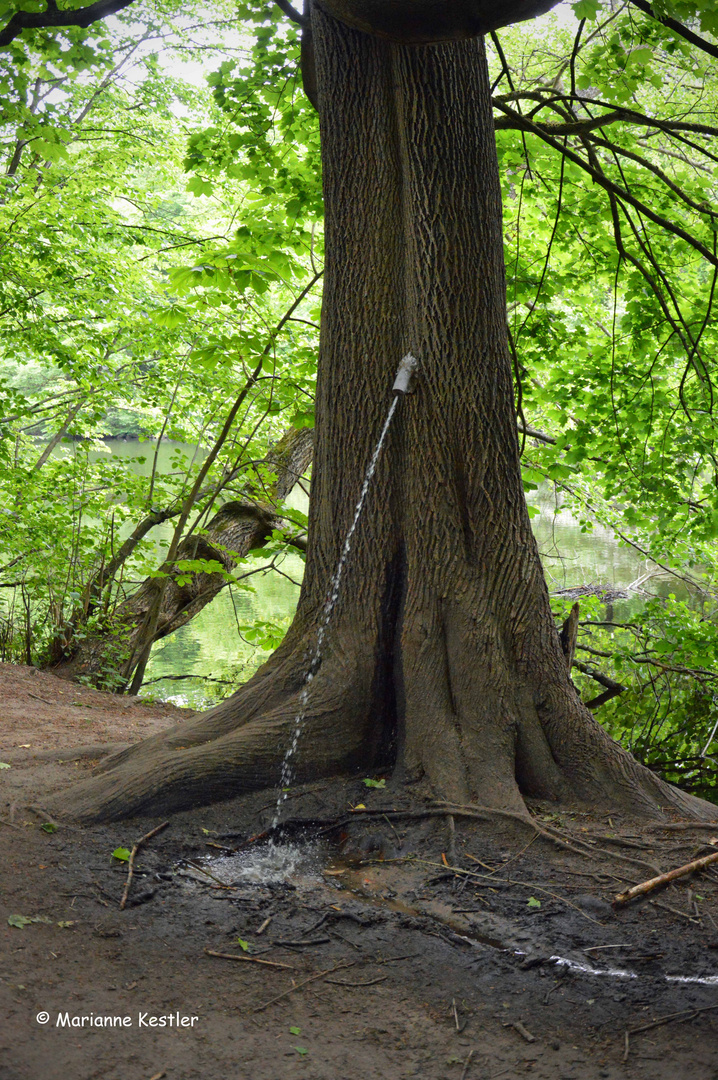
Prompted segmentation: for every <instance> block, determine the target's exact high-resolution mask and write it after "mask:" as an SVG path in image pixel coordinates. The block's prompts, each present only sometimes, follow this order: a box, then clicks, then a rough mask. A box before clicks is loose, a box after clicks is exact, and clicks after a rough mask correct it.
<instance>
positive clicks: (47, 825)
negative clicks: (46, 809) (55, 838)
mask: <svg viewBox="0 0 718 1080" xmlns="http://www.w3.org/2000/svg"><path fill="white" fill-rule="evenodd" d="M40 828H41V829H42V831H43V832H46V833H54V832H57V825H55V823H54V822H53V821H43V823H42V825H41V826H40Z"/></svg>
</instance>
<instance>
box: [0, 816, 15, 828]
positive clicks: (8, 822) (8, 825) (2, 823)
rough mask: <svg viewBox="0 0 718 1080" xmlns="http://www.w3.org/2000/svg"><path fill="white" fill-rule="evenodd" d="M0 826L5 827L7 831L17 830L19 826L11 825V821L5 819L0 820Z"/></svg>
mask: <svg viewBox="0 0 718 1080" xmlns="http://www.w3.org/2000/svg"><path fill="white" fill-rule="evenodd" d="M0 825H7V827H8V829H19V828H20V826H19V825H15V824H13V822H12V821H6V820H5V818H0Z"/></svg>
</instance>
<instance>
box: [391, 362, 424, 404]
mask: <svg viewBox="0 0 718 1080" xmlns="http://www.w3.org/2000/svg"><path fill="white" fill-rule="evenodd" d="M418 370H419V361H418V360H417V359H416V357H415V356H412V355H411V353H407V354H406V356H405V357H404V358H403V360H402V361H401V363H400V364H399V367H398V368H397V369H396V378H395V379H394V386H393V387H392V389H393V391H394V393H395V394H413V393H414V382H415V379H416V375H417V373H418Z"/></svg>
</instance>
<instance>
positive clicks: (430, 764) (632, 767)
mask: <svg viewBox="0 0 718 1080" xmlns="http://www.w3.org/2000/svg"><path fill="white" fill-rule="evenodd" d="M345 644H347V645H348V643H345ZM352 645H353V648H352V649H349V648H348V647H347V648H341V647H335V649H334V651H333V653H332V654H331V655H330V656H329V657H328V658H327V659H326V660H325V661H324V663H323V664H322V666H321V668H320V670H319V672H318V674H317V675H316V677H315V679H314V681H313V684H312V692H311V696H310V698H309V702H308V707H307V709H306V715H305V716H304V718H303V720H302V722H301V733H300V739H299V742H298V746H297V750H296V753H295V754H294V755H293V756H292V760H291V766H292V782H307V781H311V780H316V779H319V778H322V777H329V776H333V775H338V774H342V773H344V774H346V773H356V772H357V770H363V771H364V773H365V774H366V773H367V772H369V771H370V770H371V769H372V768H375V767H376V766H377V765H378V764H381V765H382V767H384V768H386V767H388V766H390V764H391V760H390V756H388V751H389V747H388V742H387V740H386V738H384V742H382V733H384V735H385V729H386V727H387V708H386V700H385V699H386V697H388V696H390V695H389V694H388V688H387V686H386V685H384V684H383V682H382V680H380V679H377V677H376V673H375V663H376V661H375V653H374V650H373V649H371V650H369V649H367V650H362V651H360V652H358V651H357V643H356V639H355V640H354V641H353V642H352ZM298 656H299V657H300V658H301V659H302V661H303V662H305V661H304V656H305V652H304V650H303V649H302V650H299V649H293V648H291V646H289V647H287V648H283V649H280V650H279V652H278V653H277V654H275V657H273V659H272V660H271V661H270V662H268V664H267V665H265V668H264V669H262V670H260V672H258V673H257V675H256V676H255V677H254V678H253V679H252V680H250V682H249V683H247V684H246V686H245V687H243V688H242V689H241V690H240V691H239V692H238V693H237V694H235V695H233V697H231V698H230V699H228V700H227V701H226V702H224V703H222V704H221V705H219V706H218V707H217V708H215V709H213V710H211V711H210V712H209V713H206V714H204V715H201V716H197V717H195V718H193V719H191V720H190V721H188V722H186V723H183V724H180V725H177V726H175V727H173V728H170V729H168V730H167V731H166V732H163V733H161V734H160V735H156V736H153V737H152V738H150V739H147V740H145V741H144V742H142V743H139V744H137V745H136V746H133V747H130V748H129V749H127V750H124V751H122V752H120V753H119V754H115V755H113V756H111V757H109V758H107V759H106V760H105V761H103V762H102V763H101V764H100V765H99V766H98V768H97V770H96V772H95V774H94V775H93V776H92V777H91V778H89V779H88V780H85V781H83V782H82V783H80V784H78V785H76V786H75V787H74V788H72V789H71V790H70V791H69V792H67V793H66V794H65V795H64V797H63V798H62V799H61V800H60V801H59V802H58V803H57V806H58V809H59V810H61V812H62V813H64V814H65V815H67V816H69V817H72V818H76V819H83V820H88V821H91V820H116V819H120V818H123V817H128V816H131V815H135V814H150V813H151V814H159V813H163V814H164V813H171V812H173V811H178V810H182V809H186V808H189V807H192V806H197V805H204V804H207V803H210V802H216V801H220V800H223V799H228V798H232V797H235V796H237V795H240V794H242V793H244V792H248V791H252V790H257V789H260V788H270V787H274V786H276V785H277V784H278V783H279V780H280V775H281V764H282V760H283V758H284V756H285V754H286V752H287V750H288V748H289V747H290V745H291V743H292V740H293V738H294V736H295V733H296V725H297V716H298V714H299V713H300V710H301V700H300V694H301V690H302V686H303V678H302V676H301V672H300V668H299V665H298V660H297V657H298ZM570 693H574V692H573V691H570ZM559 705H560V702H557V701H556V700H554V701H553V710H552V711H551V710H549V712H550V715H551V716H552V724H553V727H554V728H555V729H556V730H557V731H558V732H559V735H560V737H558V738H557V741H556V744H555V746H554V744H553V742H552V741H551V740H550V735H549V734H547V731H546V730H545V728H549V730H550V726H551V725H549V724H546V725H545V727H544V725H542V724H541V723H540V719H539V713H538V712H537V711H536V710H533V714H532V715H533V717H534V720H533V725H534V727H535V730H534V731H533V733H532V735H531V738H530V739H527V738H526V737H525V736H524V737H522V736H521V731H520V729H521V720H520V719H519V720H514V723H513V738H512V739H510V738H509V734H510V733H509V730H508V728H509V725H507V727H506V730H505V732H504V735H505V745H504V746H497V745H493V744H492V740H489V739H485V729H484V728H483V726H482V725H479V723H478V721H479V718H480V717H481V714H482V711H483V710H482V708H481V706H480V705H477V706H476V707H475V708H474V712H473V716H474V721H475V723H476V731H475V732H470V733H469V735H466V733H464V734H463V735H461V734H460V733H457V730H456V725H452V726H451V727H450V728H449V729H445V731H444V734H446V733H447V731H448V740H447V739H444V738H442V733H441V731H440V730H438V724H437V725H436V726H437V730H435V731H434V737H433V739H432V740H431V742H430V743H429V745H428V748H426V749H428V753H422V756H421V759H420V761H419V763H418V764H419V765H420V766H421V769H420V773H421V776H422V777H423V779H424V780H425V781H428V784H429V786H430V787H431V788H432V789H433V790H434V791H435V792H436V793H437V794H438V795H439V797H440V798H444V799H445V800H447V801H446V802H445V803H443V804H442V805H443V807H444V808H443V809H438V808H437V811H436V812H437V813H439V814H440V813H443V814H445V815H446V814H450V813H457V814H470V815H471V816H481V815H482V814H484V815H485V814H494V815H495V814H497V813H498V814H503V815H504V816H505V817H506V818H511V819H512V820H515V821H520V822H522V823H523V824H526V825H529V824H530V825H531V827H532V828H533V829H534V831H538V832H539V833H540V834H541V835H542V836H544V837H545V838H546V839H549V838H551V837H552V834H553V839H554V841H556V840H557V839H559V838H558V837H557V836H556V834H555V830H552V829H551V828H550V827H546V826H543V825H539V824H538V823H536V822H535V821H534V820H533V819H532V818H531V816H530V815H529V814H528V811H527V809H526V805H525V803H524V801H523V796H524V795H530V796H539V797H542V798H552V799H553V800H555V801H559V802H564V803H568V804H571V805H576V804H580V805H583V806H590V807H592V808H593V809H601V810H609V811H614V812H615V811H616V810H620V811H622V812H624V813H625V814H627V815H628V816H629V817H636V818H643V819H648V820H650V819H653V820H656V819H658V820H660V819H661V818H662V817H663V812H664V811H666V810H667V811H669V812H670V813H671V814H676V813H677V814H680V816H681V817H683V818H694V819H697V820H703V821H706V820H715V819H716V818H718V807H715V806H713V805H712V804H709V803H706V802H703V801H702V800H700V799H697V798H695V797H694V796H691V795H688V794H686V793H685V792H681V791H679V790H678V789H676V788H673V787H671V786H670V785H669V784H666V783H665V782H663V781H662V780H660V779H659V778H658V777H656V776H655V775H654V774H653V773H652V772H650V771H649V770H648V769H646V768H644V767H643V766H641V765H639V764H638V762H636V761H635V760H634V759H633V758H632V757H631V756H630V755H629V754H628V753H626V751H624V750H623V749H622V748H621V747H620V746H618V744H617V743H615V742H614V741H613V740H612V739H610V738H609V736H608V735H607V734H606V733H605V732H604V731H603V729H602V728H601V727H600V725H598V723H597V722H596V721H595V720H594V718H593V717H592V716H591V714H590V713H588V712H587V711H586V710H584V709H583V707H582V706H581V704H580V702H579V701H578V698H577V696H576V695H575V694H574V698H573V700H571V699H570V696H568V694H567V700H566V701H564V702H563V708H564V720H563V722H562V723H558V721H557V720H556V714H557V712H558V710H559ZM569 707H570V710H571V711H568V709H569ZM382 708H383V710H384V711H383V712H382ZM543 708H546V709H548V703H547V702H546V701H544V704H543ZM542 711H543V710H542ZM487 720H488V721H489V722H490V723H495V721H494V719H493V717H492V716H491V715H490V714H489V716H488V717H487ZM435 723H436V720H435ZM572 729H573V730H572ZM554 737H556V736H555V735H554ZM477 741H478V742H479V743H480V744H483V749H484V755H483V756H482V755H481V753H480V751H481V746H480V745H479V746H477V745H476V743H477ZM495 741H496V740H494V742H495ZM527 744H528V745H529V746H530V747H531V748H532V752H533V755H534V757H533V767H532V770H530V771H529V770H527V769H526V766H525V765H524V764H523V763H522V760H521V755H522V754H523V755H526V753H527V749H526V747H527ZM467 745H468V752H467V749H466V747H467ZM447 746H448V749H447ZM537 748H538V749H537ZM454 751H455V752H454ZM414 752H416V748H414ZM398 753H399V759H398V762H397V768H396V773H395V775H396V779H397V781H401V780H402V779H405V778H408V779H410V780H411V779H416V778H418V775H417V761H416V760H412V759H411V758H409V755H408V754H407V752H406V746H404V747H402V746H400V747H399V751H398ZM472 754H473V755H476V756H477V758H480V761H479V765H480V767H479V768H478V769H476V770H472V769H471V768H470V767H469V768H468V769H467V760H468V761H469V766H470V763H471V756H472ZM549 758H550V768H549V770H548V771H547V772H546V773H545V774H542V773H541V772H540V770H538V769H537V767H536V761H538V762H539V763H540V762H541V761H542V760H544V759H549ZM407 759H408V760H409V764H407ZM452 762H453V764H452ZM452 789H453V790H452ZM457 789H458V790H460V791H461V793H462V797H459V798H457V796H456V790H457ZM561 843H562V844H564V845H565V844H566V843H567V841H565V840H563V839H561ZM571 846H572V847H573V843H572V844H571ZM579 846H583V845H580V842H579ZM577 853H578V852H577ZM626 858H628V857H626Z"/></svg>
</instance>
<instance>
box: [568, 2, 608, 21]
mask: <svg viewBox="0 0 718 1080" xmlns="http://www.w3.org/2000/svg"><path fill="white" fill-rule="evenodd" d="M600 7H601V0H578V3H577V4H573V13H574V15H575V16H576V18H577V19H590V20H592V21H593V20H594V19H595V18H596V16H597V15H598V11H599V8H600Z"/></svg>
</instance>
